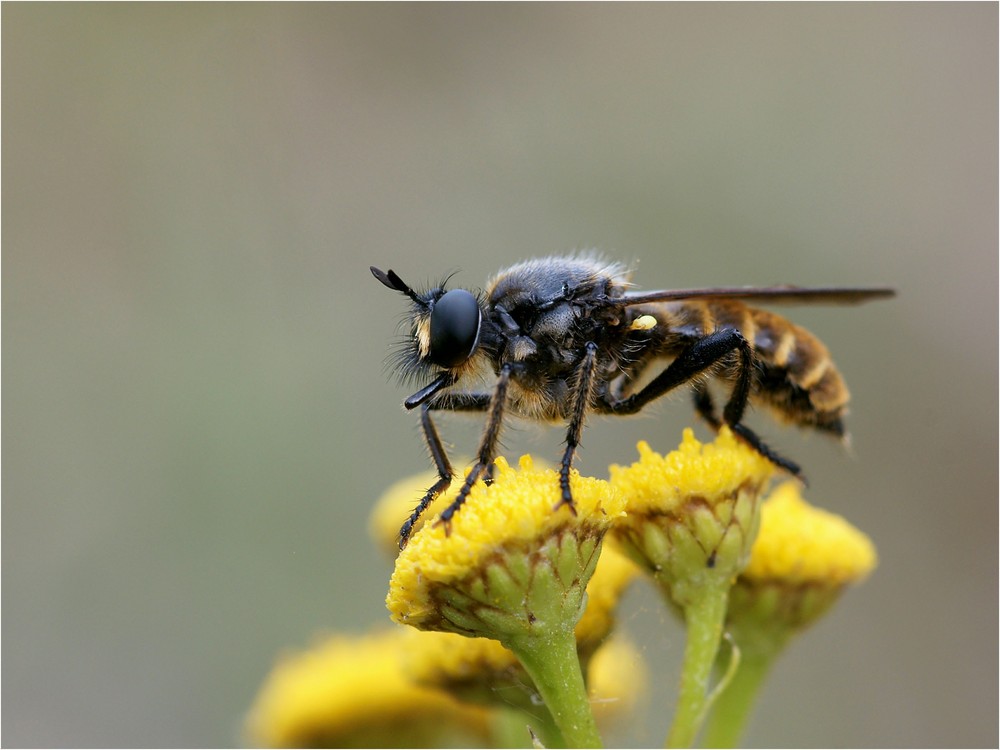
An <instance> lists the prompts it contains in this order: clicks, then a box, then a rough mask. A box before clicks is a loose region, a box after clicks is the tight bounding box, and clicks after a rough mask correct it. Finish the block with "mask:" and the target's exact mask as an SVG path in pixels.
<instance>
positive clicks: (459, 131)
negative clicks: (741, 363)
mask: <svg viewBox="0 0 1000 750" xmlns="http://www.w3.org/2000/svg"><path fill="white" fill-rule="evenodd" d="M2 14H3V17H2V21H3V29H2V33H3V39H2V41H3V47H2V53H3V60H2V62H3V186H2V187H3V355H4V357H3V362H4V366H3V406H4V411H3V470H4V471H3V480H4V482H3V491H4V492H3V561H2V562H3V736H2V741H3V744H5V745H64V744H69V745H77V746H92V745H111V746H114V745H139V746H150V745H153V746H174V745H218V744H221V745H230V744H236V743H239V742H240V739H241V738H240V723H241V718H242V715H243V713H244V711H245V710H246V708H247V707H248V705H249V704H250V702H251V700H252V698H253V696H254V693H255V691H256V689H257V687H258V685H259V684H260V682H261V680H262V679H263V678H264V676H265V675H266V674H267V672H268V670H269V668H270V666H271V665H272V663H273V661H274V659H275V656H276V655H277V654H278V653H279V652H281V651H283V650H285V649H290V648H298V647H302V646H305V645H307V644H308V643H310V642H311V640H312V638H313V637H314V636H315V635H316V634H318V633H323V632H334V631H341V632H355V633H361V632H365V631H366V630H368V629H369V628H370V627H372V626H373V625H374V624H375V623H385V622H386V621H387V613H386V612H385V610H384V606H383V597H384V594H385V590H386V583H387V579H388V575H389V572H390V564H389V562H388V561H387V560H385V559H384V558H383V557H382V556H380V555H379V554H378V553H377V552H376V551H375V550H374V549H373V548H372V546H371V544H370V543H369V542H368V539H367V535H366V519H367V513H368V510H369V508H370V506H371V504H372V502H373V501H374V499H375V498H376V497H377V496H378V494H379V493H380V491H381V490H382V489H383V488H384V487H385V486H386V485H387V484H388V483H390V482H391V481H392V480H394V479H396V478H398V477H400V476H402V475H405V474H408V473H411V472H414V471H416V470H421V469H424V468H425V467H426V456H425V450H424V448H423V447H422V445H421V443H420V439H419V435H418V433H417V430H416V425H415V419H414V415H412V414H406V413H404V411H403V410H402V408H401V407H400V402H401V400H402V399H403V398H404V397H405V396H406V395H408V393H409V392H408V391H406V390H403V389H401V388H400V387H399V386H397V385H396V384H395V383H394V382H393V381H392V380H391V379H390V378H388V377H387V376H386V375H385V373H384V372H383V358H384V356H385V353H386V347H387V342H389V341H390V339H391V338H392V337H393V336H394V333H395V325H396V323H397V320H398V318H399V316H400V315H401V313H402V312H403V310H404V308H405V304H404V300H403V299H402V298H401V297H399V296H398V295H393V294H391V293H389V292H388V291H387V290H385V289H384V288H382V287H381V286H379V285H378V284H377V283H376V282H375V281H374V280H373V279H372V278H371V275H370V274H369V272H368V266H369V265H370V264H377V265H379V266H380V267H383V268H387V267H391V268H393V269H395V270H397V271H398V272H399V273H400V275H402V276H403V277H404V278H405V279H407V280H411V281H412V283H414V284H419V283H423V282H424V281H426V280H431V279H437V278H439V277H441V276H442V275H443V274H444V273H446V272H448V271H452V270H456V269H457V270H459V274H458V275H457V276H456V277H455V283H461V284H464V285H467V286H472V287H475V286H479V285H482V284H483V283H484V282H485V280H486V278H487V277H488V276H489V275H490V274H491V273H492V272H494V271H495V270H497V269H498V268H500V267H502V266H503V265H505V264H508V263H511V262H513V261H516V260H519V259H522V258H524V257H530V256H536V255H541V254H548V253H552V252H563V251H567V250H571V249H575V248H588V247H594V248H598V249H600V250H602V251H603V252H604V253H605V254H606V255H608V256H609V257H613V258H619V259H622V260H624V261H627V262H629V263H631V264H632V265H633V266H634V267H635V268H636V269H637V270H636V276H635V279H636V281H637V283H638V284H639V285H641V286H643V287H646V288H654V287H664V286H675V287H679V286H703V285H714V284H770V283H796V284H813V285H815V284H855V283H877V282H886V283H892V284H894V285H896V286H898V288H899V289H900V296H899V298H898V299H897V300H895V301H893V302H890V303H878V304H873V305H869V306H866V307H862V308H809V309H802V310H800V311H788V312H790V313H792V314H793V315H794V316H795V319H796V320H797V321H800V322H802V323H803V324H804V325H806V326H807V327H810V328H811V329H813V330H814V331H815V332H816V333H818V334H819V335H820V336H821V337H822V338H823V340H824V341H825V342H826V343H827V344H828V345H829V346H830V348H831V350H832V351H833V352H834V354H835V356H836V359H837V361H838V363H839V365H840V367H841V369H842V370H843V372H844V373H845V375H846V377H847V379H848V382H849V383H850V384H851V387H852V391H853V393H854V402H853V412H852V418H851V427H852V432H853V434H854V451H853V455H846V454H844V453H843V452H842V451H840V450H839V449H838V447H837V446H835V445H833V444H831V443H829V442H827V441H825V440H823V439H821V438H813V437H810V436H803V435H801V434H800V433H798V432H796V431H793V430H787V429H784V428H779V427H777V426H775V425H774V424H773V423H772V422H771V421H770V420H768V419H766V418H764V417H763V416H762V415H757V416H756V417H755V418H752V423H753V424H754V425H756V426H757V427H759V428H760V429H761V431H762V432H763V433H764V434H765V435H767V436H769V437H770V438H771V440H772V441H773V443H774V444H775V445H777V446H780V447H781V448H782V449H783V450H784V452H785V453H787V454H789V455H791V456H793V457H795V458H796V459H798V460H800V461H801V462H802V463H803V464H804V465H805V467H806V469H807V473H808V475H809V477H810V480H811V488H810V491H809V494H808V497H809V498H810V499H811V500H812V501H813V502H814V503H817V504H820V505H822V506H824V507H827V508H830V509H832V510H835V511H837V512H839V513H842V514H843V515H845V516H846V517H847V518H848V519H850V520H851V521H852V522H853V523H855V524H856V525H858V526H859V527H861V528H862V529H864V530H865V531H867V532H868V533H869V534H870V535H871V536H872V537H873V538H874V540H875V542H876V544H877V545H878V548H879V551H880V555H881V567H880V568H879V570H878V571H877V573H876V574H875V576H874V577H873V578H872V579H871V580H870V581H869V582H868V583H866V584H865V585H864V586H862V587H860V588H858V589H856V590H853V591H851V592H849V593H848V594H847V596H846V597H845V598H844V600H843V601H842V602H841V604H840V605H839V606H838V608H837V609H835V610H834V611H833V612H832V613H831V615H830V616H829V617H828V618H827V619H826V620H824V621H823V622H822V623H821V624H819V625H818V626H817V627H816V628H815V629H814V630H812V631H810V632H809V633H808V634H806V635H805V636H803V637H802V638H801V639H800V640H799V641H798V642H796V643H795V644H794V645H793V646H792V648H791V649H790V650H789V652H788V653H787V654H786V656H785V657H784V659H783V660H782V661H781V662H780V663H779V665H778V667H777V669H776V672H775V674H774V675H773V679H772V681H771V682H770V684H769V685H768V687H767V689H766V691H765V693H764V695H763V696H762V701H761V705H760V707H759V712H758V714H757V716H756V718H755V721H754V723H753V726H752V728H751V732H750V735H749V737H748V741H749V742H751V743H753V744H757V745H777V746H786V745H792V746H796V745H803V746H814V745H822V746H838V745H846V746H912V745H924V746H956V745H957V746H982V745H994V746H995V744H996V741H997V614H998V612H997V455H998V445H997V386H998V383H997V340H998V336H997V279H998V269H997V205H998V195H997V160H998V154H997V5H996V4H995V3H977V4H880V5H870V4H845V5H830V4H805V5H796V4H792V5H788V4H778V5H770V4H763V5H757V4H750V5H730V4H704V5H703V4H694V5H687V4H684V5H672V4H651V5H590V4H587V5H577V4H557V5H521V4H515V5H476V6H473V5H462V4H457V5H406V4H403V5H368V4H360V5H322V4H306V5H297V4H289V5H284V4H282V5H269V4H260V5H242V4H231V5H230V4H225V5H194V4H192V5H160V4H148V5H147V4H140V5H128V4H122V5H119V4H114V5H84V4H80V5H77V4H73V5H64V4H53V5H34V4H4V5H3V9H2ZM693 422H694V419H693V417H692V415H691V411H690V408H689V404H688V401H687V400H686V399H684V398H676V399H672V400H671V403H667V404H663V405H662V406H660V408H658V409H655V410H654V415H653V416H647V417H645V418H640V419H638V420H632V421H623V422H614V421H600V420H595V421H594V423H593V424H592V425H591V426H590V429H589V430H588V431H587V433H586V434H585V439H584V443H585V445H584V450H583V453H582V460H581V464H580V468H581V469H582V470H583V471H585V472H588V473H592V474H598V475H601V474H603V472H604V471H605V467H606V466H607V464H608V463H610V462H622V461H629V460H631V459H632V457H633V456H634V447H633V446H634V443H635V441H636V440H637V439H638V438H640V437H642V438H646V439H649V440H650V441H652V442H654V443H655V444H656V445H657V446H659V447H662V448H664V449H667V448H670V447H672V446H673V445H675V444H676V443H677V442H678V440H679V438H680V430H681V428H682V427H683V426H684V425H687V424H692V423H693ZM478 429H479V428H478V423H477V422H476V421H475V420H466V419H452V420H448V421H447V424H446V425H445V432H446V435H447V437H448V439H449V440H450V441H451V442H453V443H454V444H455V446H456V449H457V450H459V451H463V450H464V451H465V452H468V451H469V450H471V446H472V445H473V444H474V442H475V440H476V437H477V433H478ZM701 434H702V435H703V436H704V435H705V432H704V431H703V430H702V431H701ZM561 438H562V435H561V433H560V432H559V431H546V430H541V429H535V428H524V429H516V430H513V431H510V432H508V435H507V440H506V443H507V445H508V448H509V452H510V453H512V454H517V453H519V452H522V451H524V450H531V451H533V452H534V453H537V454H539V455H543V456H547V457H556V456H558V453H559V447H558V446H559V442H560V440H561ZM624 626H625V628H626V629H628V631H629V632H630V633H631V634H632V636H633V638H634V640H635V641H636V642H637V643H639V644H641V646H642V648H643V650H644V652H645V654H646V657H647V659H648V661H649V664H650V670H651V672H652V674H653V675H654V684H653V686H652V687H651V688H650V698H649V700H648V702H647V707H646V711H645V713H644V714H643V715H642V716H641V717H640V719H639V721H637V723H636V724H635V725H634V726H632V727H629V728H627V729H625V730H622V731H620V732H619V733H618V734H616V735H614V736H611V737H610V738H609V741H611V742H613V743H615V744H623V745H636V744H638V745H649V744H658V743H659V742H660V740H661V738H662V736H663V734H664V732H665V730H666V725H667V719H668V716H667V714H668V713H669V712H668V711H666V710H665V707H666V706H668V705H670V704H671V702H672V697H673V692H674V691H675V689H676V685H675V682H676V676H677V662H678V660H679V657H680V652H681V649H682V642H681V639H680V637H681V634H680V632H679V630H678V628H677V626H676V625H675V624H674V623H673V622H672V620H671V619H670V618H669V617H668V616H667V615H665V614H664V613H663V611H662V610H661V608H660V606H659V604H658V602H657V601H656V598H655V597H654V596H653V595H652V594H651V593H650V591H649V590H647V589H644V588H641V587H640V588H639V589H638V590H636V591H635V592H633V594H632V595H630V596H629V598H628V600H627V601H626V603H625V612H624Z"/></svg>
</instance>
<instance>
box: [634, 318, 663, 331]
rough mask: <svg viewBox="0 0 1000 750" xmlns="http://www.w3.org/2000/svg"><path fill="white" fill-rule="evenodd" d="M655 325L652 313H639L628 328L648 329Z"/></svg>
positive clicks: (635, 329)
mask: <svg viewBox="0 0 1000 750" xmlns="http://www.w3.org/2000/svg"><path fill="white" fill-rule="evenodd" d="M655 327H656V318H654V317H653V316H652V315H640V316H639V317H638V318H636V319H635V320H633V321H632V324H631V325H630V326H629V328H630V329H631V330H633V331H648V330H650V329H652V328H655Z"/></svg>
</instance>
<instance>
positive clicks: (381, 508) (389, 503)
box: [368, 471, 461, 558]
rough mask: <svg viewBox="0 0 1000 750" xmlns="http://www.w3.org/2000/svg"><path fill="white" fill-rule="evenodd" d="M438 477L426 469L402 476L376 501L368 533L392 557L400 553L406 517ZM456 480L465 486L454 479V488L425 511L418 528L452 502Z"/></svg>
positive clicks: (439, 497) (377, 545) (443, 494)
mask: <svg viewBox="0 0 1000 750" xmlns="http://www.w3.org/2000/svg"><path fill="white" fill-rule="evenodd" d="M437 478H438V475H437V472H435V471H422V472H420V473H419V474H413V475H411V476H408V477H406V478H405V479H400V480H399V481H398V482H395V483H394V484H392V485H390V486H389V488H388V489H387V490H386V491H385V492H383V493H382V496H381V497H379V499H378V500H377V501H376V502H375V506H374V507H373V508H372V512H371V514H370V515H369V516H368V534H369V536H371V538H372V541H374V542H375V546H376V547H378V548H379V549H380V550H382V551H383V552H384V553H385V554H386V555H388V556H389V557H390V558H395V557H396V555H398V554H399V544H398V541H399V529H400V527H401V526H402V525H403V521H405V520H406V519H407V518H408V517H409V515H410V513H411V512H412V511H413V509H414V508H415V507H416V505H417V503H418V502H419V501H420V498H421V497H422V496H423V494H424V492H426V491H427V488H428V487H430V486H431V485H433V484H434V483H435V482H436V481H437ZM456 484H457V485H459V486H461V483H460V482H458V481H455V482H452V487H451V491H446V492H443V493H442V494H441V495H439V496H438V497H437V499H435V500H434V502H433V503H431V505H430V507H428V508H427V510H426V511H424V514H423V516H421V518H420V520H419V521H418V525H417V527H416V528H415V529H414V532H416V531H417V529H419V528H420V527H422V526H423V525H424V523H425V519H428V518H433V517H434V516H435V515H437V514H438V513H440V512H441V511H442V510H444V509H445V508H447V507H448V503H450V502H451V501H452V500H453V499H454V497H455V492H456V491H457V490H455V485H456Z"/></svg>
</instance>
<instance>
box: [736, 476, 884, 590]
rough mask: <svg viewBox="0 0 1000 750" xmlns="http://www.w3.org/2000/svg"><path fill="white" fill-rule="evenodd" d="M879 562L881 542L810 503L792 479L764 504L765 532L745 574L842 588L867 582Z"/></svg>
mask: <svg viewBox="0 0 1000 750" xmlns="http://www.w3.org/2000/svg"><path fill="white" fill-rule="evenodd" d="M876 563H877V556H876V554H875V545H873V544H872V542H871V540H870V539H869V538H868V537H867V536H865V534H863V533H862V532H860V531H858V530H857V529H856V528H855V527H854V526H852V525H851V524H850V523H848V522H847V521H845V520H844V519H843V518H841V517H840V516H838V515H835V514H833V513H829V512H827V511H824V510H820V509H819V508H814V507H813V506H811V505H809V503H807V502H806V501H805V500H803V499H802V495H801V494H800V492H799V487H798V485H796V484H795V483H794V482H786V483H784V484H782V485H781V486H779V487H778V488H777V489H776V490H775V491H774V492H772V493H771V495H770V496H769V497H768V498H767V500H765V501H764V504H763V506H762V507H761V520H760V533H759V535H758V536H757V541H756V543H755V544H754V546H753V550H752V552H751V554H750V564H749V565H748V566H747V568H746V570H744V571H743V576H744V577H745V578H748V579H753V580H756V581H767V580H771V581H779V580H780V581H782V582H784V583H788V584H795V583H815V584H825V585H833V586H837V585H843V584H848V583H858V582H860V581H862V580H864V579H865V578H866V577H867V576H868V574H869V573H871V571H872V570H874V568H875V565H876Z"/></svg>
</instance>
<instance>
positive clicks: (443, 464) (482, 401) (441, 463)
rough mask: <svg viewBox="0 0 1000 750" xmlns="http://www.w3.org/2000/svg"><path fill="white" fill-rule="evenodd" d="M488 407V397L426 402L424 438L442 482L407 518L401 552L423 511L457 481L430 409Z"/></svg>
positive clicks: (454, 397) (461, 396)
mask: <svg viewBox="0 0 1000 750" xmlns="http://www.w3.org/2000/svg"><path fill="white" fill-rule="evenodd" d="M488 404H489V395H488V394H455V395H449V396H447V397H446V398H443V399H439V400H438V401H435V402H434V403H432V404H427V403H425V404H424V405H423V406H421V407H420V428H421V429H422V430H423V433H424V439H425V440H426V441H427V448H428V450H429V451H430V454H431V460H433V461H434V468H435V469H437V473H438V480H437V481H436V482H435V483H434V484H433V485H432V486H431V488H430V489H429V490H427V492H425V493H424V496H423V497H422V498H421V499H420V502H419V503H417V507H416V508H414V509H413V513H411V514H410V517H409V518H408V519H406V523H404V524H403V527H402V528H401V529H400V530H399V548H400V549H403V547H405V546H406V543H407V541H409V539H410V534H412V533H413V527H414V525H415V524H416V523H417V521H418V520H419V519H420V516H421V515H423V512H424V511H425V510H427V506H429V505H430V504H431V503H433V502H434V500H435V499H437V497H438V495H440V494H441V493H442V492H444V491H445V490H446V489H448V487H450V486H451V482H452V480H453V479H454V478H455V471H454V469H452V467H451V462H450V461H449V460H448V454H447V453H446V452H445V450H444V445H442V444H441V437H440V436H439V435H438V431H437V428H436V427H435V426H434V422H433V420H432V419H431V414H430V410H431V409H451V410H454V411H483V410H484V409H485V408H486V406H487V405H488Z"/></svg>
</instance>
